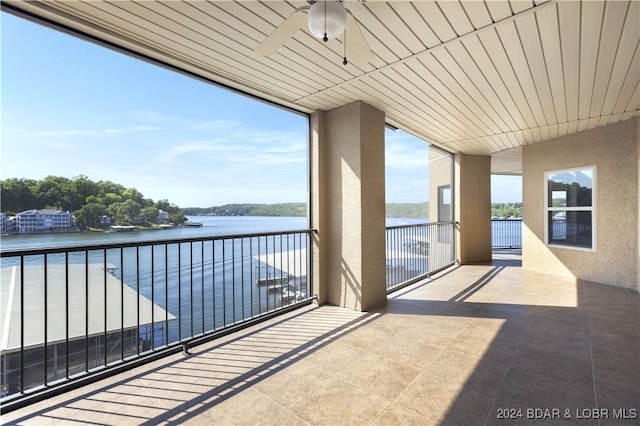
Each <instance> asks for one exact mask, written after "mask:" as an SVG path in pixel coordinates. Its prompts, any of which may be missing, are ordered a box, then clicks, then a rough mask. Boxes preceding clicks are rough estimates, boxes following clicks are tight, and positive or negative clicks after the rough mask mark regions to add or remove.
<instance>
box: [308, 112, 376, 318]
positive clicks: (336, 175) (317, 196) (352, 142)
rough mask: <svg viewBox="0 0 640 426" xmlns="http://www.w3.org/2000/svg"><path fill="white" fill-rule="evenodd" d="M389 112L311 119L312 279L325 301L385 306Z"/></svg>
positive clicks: (359, 307)
mask: <svg viewBox="0 0 640 426" xmlns="http://www.w3.org/2000/svg"><path fill="white" fill-rule="evenodd" d="M384 120H385V118H384V113H383V112H382V111H379V110H377V109H376V108H374V107H372V106H370V105H367V104H366V103H364V102H354V103H352V104H349V105H345V106H343V107H340V108H337V109H334V110H331V111H327V112H320V111H319V112H316V113H314V114H313V115H312V116H311V174H312V184H311V187H312V199H311V202H312V213H311V223H312V226H313V227H314V228H315V229H317V231H318V232H317V233H316V235H315V237H314V259H313V261H314V262H313V265H314V266H313V274H314V285H315V288H316V291H317V294H318V302H319V303H329V304H333V305H339V306H344V307H347V308H351V309H355V310H359V311H366V310H368V309H370V308H372V307H374V306H379V305H382V304H384V303H386V299H387V293H386V266H385V265H386V263H385V262H386V259H385V198H384V189H385V187H384V185H385V183H384Z"/></svg>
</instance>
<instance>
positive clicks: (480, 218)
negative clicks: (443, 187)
mask: <svg viewBox="0 0 640 426" xmlns="http://www.w3.org/2000/svg"><path fill="white" fill-rule="evenodd" d="M454 169H455V179H454V180H455V203H454V204H455V219H456V220H457V221H458V223H459V225H458V230H457V232H456V250H457V256H458V260H459V261H460V263H462V264H465V263H475V262H488V261H491V157H487V156H480V155H466V154H456V155H455V161H454Z"/></svg>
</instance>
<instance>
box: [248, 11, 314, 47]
mask: <svg viewBox="0 0 640 426" xmlns="http://www.w3.org/2000/svg"><path fill="white" fill-rule="evenodd" d="M307 9H309V7H308V6H303V7H301V8H299V9H297V10H296V11H295V12H293V13H292V14H291V15H289V17H288V18H287V19H285V20H284V22H282V24H280V25H279V26H278V27H277V28H276V29H275V30H273V32H272V33H271V34H269V35H268V36H267V38H266V39H264V41H263V42H262V43H260V45H258V47H256V52H257V53H260V54H261V55H271V54H273V53H276V51H277V50H278V49H279V48H280V46H282V45H283V44H285V43H286V42H287V41H288V40H289V39H290V38H291V37H293V35H294V34H295V33H296V32H297V31H298V30H300V29H301V28H304V26H305V25H306V24H307Z"/></svg>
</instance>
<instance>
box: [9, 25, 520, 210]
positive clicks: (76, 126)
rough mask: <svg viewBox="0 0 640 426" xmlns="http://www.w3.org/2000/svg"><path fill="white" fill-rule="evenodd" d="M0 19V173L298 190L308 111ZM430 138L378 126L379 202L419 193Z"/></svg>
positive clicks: (225, 198)
mask: <svg viewBox="0 0 640 426" xmlns="http://www.w3.org/2000/svg"><path fill="white" fill-rule="evenodd" d="M1 27H2V38H1V40H2V46H1V47H2V87H1V89H2V92H1V96H2V99H1V100H2V122H1V127H2V145H1V147H0V149H1V154H2V155H1V159H0V177H1V178H2V179H5V178H10V177H18V178H30V179H42V178H44V177H45V176H48V175H57V176H65V177H69V178H72V177H74V176H78V175H85V176H87V177H89V178H90V179H92V180H96V181H97V180H110V181H113V182H116V183H120V184H122V185H124V186H126V187H133V188H136V189H138V190H139V191H140V192H142V193H143V194H144V195H145V196H146V197H148V198H152V199H154V200H158V199H161V198H167V199H169V201H171V202H174V203H176V204H178V205H179V206H181V207H194V206H200V207H207V206H213V205H222V204H226V203H242V202H254V203H276V202H293V201H305V200H306V199H307V138H308V137H307V119H306V117H304V116H301V115H297V114H293V113H291V112H288V111H284V110H282V109H279V108H274V107H272V106H270V105H267V104H264V103H262V102H257V101H255V100H252V99H249V98H247V97H245V96H240V95H237V94H235V93H231V92H229V91H227V90H224V89H220V88H218V87H215V86H213V85H209V84H204V83H202V82H200V81H197V80H194V79H191V78H188V77H185V76H183V75H180V74H177V73H175V72H171V71H168V70H165V69H162V68H159V67H155V66H152V65H150V64H148V63H145V62H143V61H140V60H137V59H133V58H131V57H128V56H125V55H122V54H120V53H117V52H113V51H111V50H108V49H105V48H102V47H99V46H96V45H94V44H91V43H88V42H85V41H83V40H79V39H76V38H74V37H70V36H68V35H66V34H62V33H59V32H57V31H53V30H51V29H48V28H45V27H42V26H40V25H35V24H33V23H31V22H28V21H25V20H23V19H20V18H16V17H13V16H11V15H8V14H6V13H2V15H1ZM427 146H428V145H427V144H426V143H425V142H424V141H421V140H418V139H417V138H414V137H412V136H411V135H409V134H407V133H404V132H402V131H397V132H391V131H387V134H386V186H387V191H386V192H387V201H388V202H417V201H425V200H427V199H428V149H427ZM494 179H495V178H494ZM497 196H499V198H496V197H497ZM520 199H521V195H520V194H519V181H517V180H516V182H515V184H514V182H513V179H511V180H510V181H509V182H506V183H505V182H502V183H500V185H499V187H496V186H495V184H494V201H497V202H502V201H519V200H520Z"/></svg>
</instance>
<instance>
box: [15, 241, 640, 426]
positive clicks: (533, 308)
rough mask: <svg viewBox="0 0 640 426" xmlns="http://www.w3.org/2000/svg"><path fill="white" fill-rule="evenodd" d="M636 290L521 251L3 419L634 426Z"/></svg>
mask: <svg viewBox="0 0 640 426" xmlns="http://www.w3.org/2000/svg"><path fill="white" fill-rule="evenodd" d="M638 306H640V297H639V295H638V293H637V292H635V291H632V290H627V289H623V288H617V287H612V286H607V285H601V284H594V283H590V282H583V281H577V282H576V281H574V280H569V279H564V278H558V277H555V276H551V275H547V274H541V273H531V272H528V271H523V270H522V269H521V267H520V257H519V253H518V251H502V252H501V251H496V252H495V253H494V261H493V263H492V264H482V265H465V266H457V267H453V268H450V269H447V270H444V271H442V272H440V273H438V274H436V275H433V276H432V277H431V278H428V279H425V280H422V281H419V282H417V283H415V284H412V285H410V286H407V287H404V288H402V289H401V290H399V291H396V292H395V293H393V294H392V295H390V296H389V300H388V304H387V306H385V307H384V308H381V309H378V310H373V311H370V312H367V313H360V312H355V311H352V310H347V309H342V308H338V307H333V306H320V307H318V306H316V305H309V306H306V307H302V308H300V309H298V310H296V311H293V312H290V313H287V314H285V315H283V316H280V317H277V318H272V319H270V320H269V321H267V322H264V323H261V324H257V325H254V326H252V327H250V328H247V329H245V330H243V331H240V332H237V333H233V334H230V335H227V336H225V337H222V338H220V339H217V340H215V341H212V342H209V343H205V344H202V345H199V346H195V347H192V348H191V350H190V355H184V354H180V353H176V354H173V355H171V356H169V357H167V358H164V359H162V360H157V361H155V362H153V363H151V364H147V365H145V366H140V367H136V368H135V369H132V370H131V371H128V372H125V373H121V374H118V375H114V376H112V377H110V378H108V379H106V380H103V381H101V382H96V383H93V384H90V385H87V386H85V387H82V388H79V389H76V390H73V391H71V392H68V393H65V394H63V395H58V396H55V397H52V398H50V399H49V400H46V401H41V402H38V403H35V404H33V405H30V406H28V407H25V408H21V409H19V410H16V411H13V412H11V413H8V414H6V415H4V416H3V421H4V422H5V423H11V424H13V423H16V424H26V423H34V424H55V423H68V422H87V423H97V424H157V423H163V422H165V423H172V424H176V423H191V424H465V425H473V424H512V423H519V422H520V421H522V420H526V419H530V420H535V419H537V420H539V422H540V423H543V424H548V423H550V422H549V420H553V419H555V418H558V419H560V420H556V421H562V420H565V419H566V418H567V417H568V416H571V419H572V420H574V421H577V422H579V423H580V424H637V421H638V408H639V407H640V399H639V398H640V397H639V396H640V371H639V369H638V365H640V343H639V342H640V330H639V324H640V313H639V310H638Z"/></svg>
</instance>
